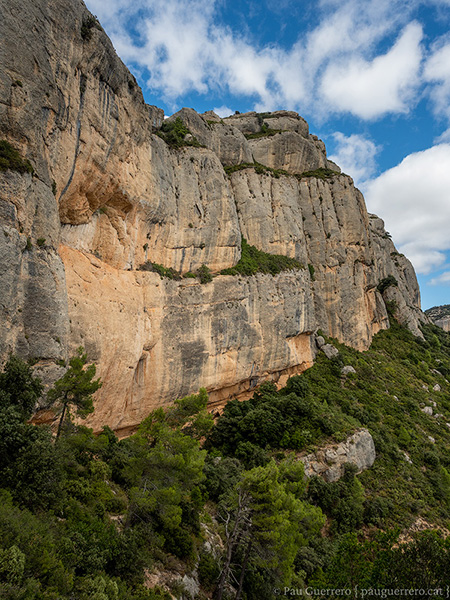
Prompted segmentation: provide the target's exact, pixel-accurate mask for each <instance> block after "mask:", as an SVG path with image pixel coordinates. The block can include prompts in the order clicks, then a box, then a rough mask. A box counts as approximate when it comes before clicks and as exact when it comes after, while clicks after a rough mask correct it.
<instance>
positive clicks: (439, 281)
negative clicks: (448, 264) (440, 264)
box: [428, 271, 450, 285]
mask: <svg viewBox="0 0 450 600" xmlns="http://www.w3.org/2000/svg"><path fill="white" fill-rule="evenodd" d="M428 285H450V271H444V273H441V274H440V275H438V277H434V278H433V279H430V281H429V282H428Z"/></svg>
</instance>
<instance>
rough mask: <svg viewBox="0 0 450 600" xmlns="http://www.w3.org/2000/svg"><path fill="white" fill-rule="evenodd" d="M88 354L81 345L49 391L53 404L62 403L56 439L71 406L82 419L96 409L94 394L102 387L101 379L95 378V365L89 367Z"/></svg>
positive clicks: (48, 396)
mask: <svg viewBox="0 0 450 600" xmlns="http://www.w3.org/2000/svg"><path fill="white" fill-rule="evenodd" d="M86 363H87V355H86V353H85V352H84V350H83V348H82V347H80V348H78V350H77V353H76V355H75V356H74V357H72V358H71V359H70V361H69V368H68V369H67V371H66V372H65V373H64V375H63V376H62V377H61V379H58V381H57V382H56V383H55V384H54V386H53V388H52V389H51V390H50V391H49V392H48V394H47V398H48V400H49V401H50V403H51V404H55V403H60V410H61V417H60V419H59V425H58V432H57V434H56V439H58V438H59V436H60V434H61V429H62V426H63V423H64V419H65V418H66V416H67V415H69V416H70V411H71V408H72V407H74V408H75V409H76V414H77V415H78V416H79V417H81V418H82V419H84V418H86V417H87V415H88V414H90V413H92V412H93V411H94V399H93V398H92V394H94V393H95V392H96V391H97V390H98V389H99V388H100V387H101V385H102V384H101V381H100V379H95V380H94V375H95V370H96V369H95V365H93V364H91V365H89V366H88V367H87V368H85V365H86Z"/></svg>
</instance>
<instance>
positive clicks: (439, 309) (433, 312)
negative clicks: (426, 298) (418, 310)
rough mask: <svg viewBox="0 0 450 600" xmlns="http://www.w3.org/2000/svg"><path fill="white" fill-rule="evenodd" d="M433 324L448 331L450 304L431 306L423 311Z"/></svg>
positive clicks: (449, 326)
mask: <svg viewBox="0 0 450 600" xmlns="http://www.w3.org/2000/svg"><path fill="white" fill-rule="evenodd" d="M425 314H426V315H427V317H429V318H430V319H431V320H432V321H433V323H434V324H435V325H437V326H438V327H441V328H442V329H443V330H444V331H450V304H443V305H442V306H433V308H428V309H427V310H426V311H425Z"/></svg>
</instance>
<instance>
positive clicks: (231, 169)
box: [224, 162, 292, 179]
mask: <svg viewBox="0 0 450 600" xmlns="http://www.w3.org/2000/svg"><path fill="white" fill-rule="evenodd" d="M244 169H255V172H256V173H258V174H259V175H262V174H268V175H273V177H275V179H278V178H279V177H280V176H281V175H286V176H288V177H289V176H292V174H291V173H288V171H284V170H283V169H272V168H271V167H266V166H265V165H262V164H261V163H258V162H254V163H240V164H238V165H227V166H225V167H224V171H225V173H226V174H227V175H231V174H232V173H235V172H236V171H242V170H244Z"/></svg>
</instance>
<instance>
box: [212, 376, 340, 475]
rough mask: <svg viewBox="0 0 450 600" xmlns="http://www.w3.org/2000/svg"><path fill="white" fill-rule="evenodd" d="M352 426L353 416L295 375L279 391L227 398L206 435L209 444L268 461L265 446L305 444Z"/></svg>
mask: <svg viewBox="0 0 450 600" xmlns="http://www.w3.org/2000/svg"><path fill="white" fill-rule="evenodd" d="M351 427H352V421H351V420H350V419H346V418H345V417H344V416H343V415H342V413H341V412H340V410H333V409H330V407H329V405H328V404H327V403H325V402H320V401H319V400H318V399H317V398H316V397H314V396H313V395H312V394H311V393H310V390H309V387H308V384H307V382H306V381H305V380H304V379H303V378H302V377H300V376H294V377H291V378H290V379H289V380H288V383H287V386H286V388H284V389H283V390H281V391H280V392H277V391H276V389H275V388H273V387H271V386H266V387H263V386H261V387H260V389H259V390H258V392H256V393H255V394H254V396H253V398H252V399H250V400H247V401H244V402H238V401H237V400H232V401H230V402H228V404H227V405H226V406H225V409H224V411H223V413H222V415H221V416H220V417H219V419H218V420H217V423H216V425H215V427H214V428H213V430H212V431H211V434H210V436H209V437H208V439H207V447H208V448H211V447H214V448H217V449H219V450H220V451H221V452H222V453H223V454H224V455H227V456H235V457H237V458H239V459H240V460H242V461H243V462H244V464H246V465H247V466H250V463H249V460H255V459H258V460H259V464H264V462H266V460H267V459H266V458H265V457H264V454H263V455H261V450H263V449H266V448H273V449H276V448H286V449H289V448H290V449H293V450H302V449H303V448H305V447H308V446H309V445H310V444H312V443H317V442H318V441H319V440H320V439H323V438H325V437H327V436H330V435H333V434H335V433H340V432H345V431H349V430H350V429H351ZM258 448H259V450H258Z"/></svg>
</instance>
